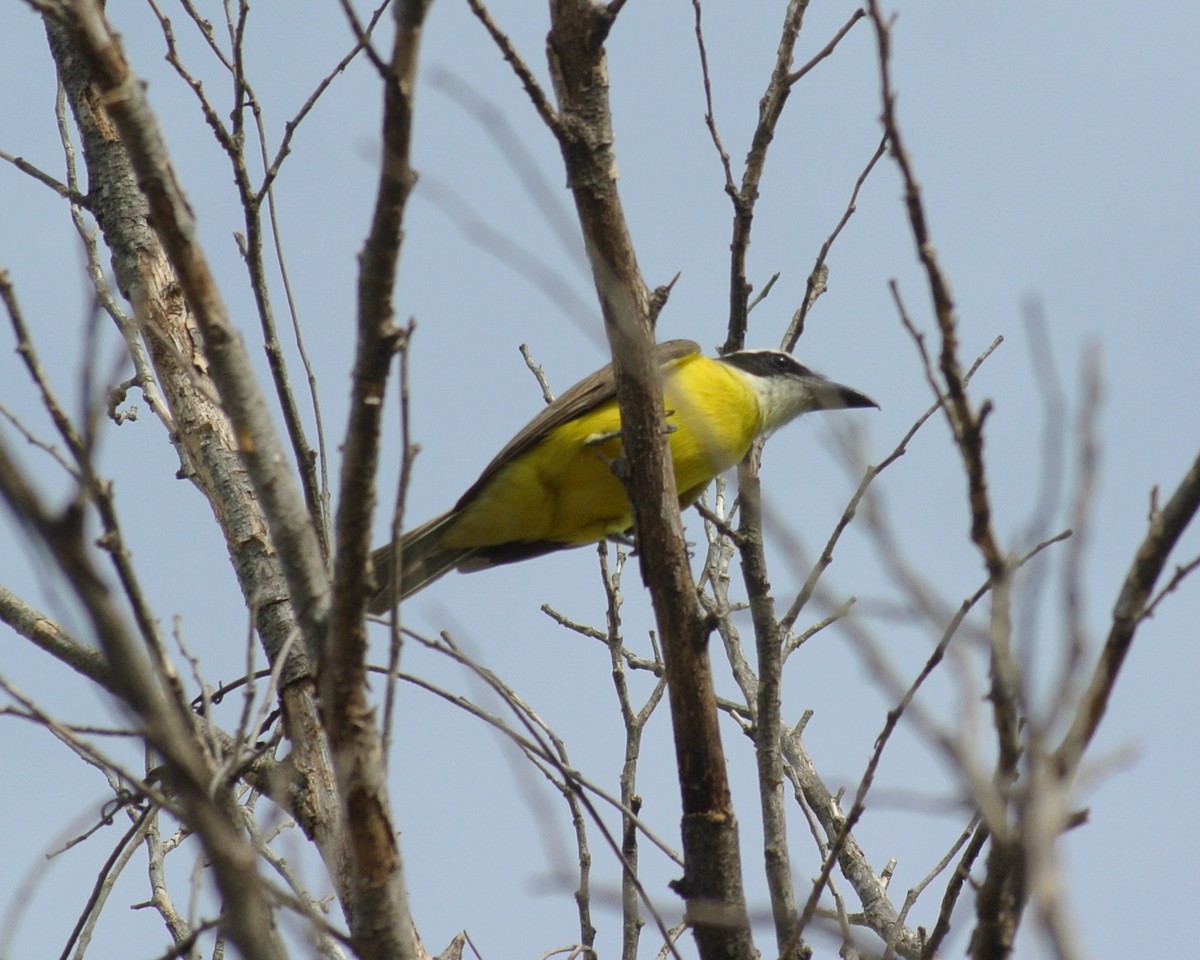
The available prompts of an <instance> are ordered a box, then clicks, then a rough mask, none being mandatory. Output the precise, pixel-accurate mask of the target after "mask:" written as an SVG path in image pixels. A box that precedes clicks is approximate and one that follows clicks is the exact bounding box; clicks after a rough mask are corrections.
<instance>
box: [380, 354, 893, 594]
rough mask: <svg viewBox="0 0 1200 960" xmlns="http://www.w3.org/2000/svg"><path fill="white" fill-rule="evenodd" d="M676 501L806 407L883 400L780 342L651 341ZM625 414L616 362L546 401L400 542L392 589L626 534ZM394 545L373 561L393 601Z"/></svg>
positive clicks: (694, 493)
mask: <svg viewBox="0 0 1200 960" xmlns="http://www.w3.org/2000/svg"><path fill="white" fill-rule="evenodd" d="M656 359H657V361H658V364H659V367H660V370H661V373H662V384H663V399H664V404H665V408H666V420H667V425H668V429H669V431H670V434H669V437H668V440H669V442H670V447H671V460H672V462H673V464H674V468H675V487H676V489H677V490H678V491H679V505H680V507H681V508H682V507H688V506H691V505H692V504H693V503H695V502H696V500H698V499H699V497H700V494H701V493H702V492H703V491H704V488H705V487H707V486H708V484H709V482H710V481H711V480H712V479H713V478H714V477H715V476H717V474H719V473H722V472H723V471H725V470H728V469H729V468H730V467H732V466H734V465H735V464H737V463H738V462H739V461H740V460H741V459H742V458H743V457H744V456H745V455H746V453H747V451H748V450H749V449H750V445H751V443H753V442H754V440H755V438H756V437H759V436H762V435H764V434H768V433H770V432H771V431H773V430H775V429H776V428H778V427H781V426H783V425H784V424H785V423H787V422H788V421H790V420H793V419H795V418H796V417H798V416H799V415H800V414H802V413H808V412H809V411H811V410H834V409H840V408H843V407H878V406H879V405H878V404H877V403H876V402H875V401H874V400H872V399H871V398H870V397H868V396H866V395H865V394H862V393H859V392H858V391H857V390H852V389H851V388H850V387H844V386H842V385H841V384H838V383H834V382H832V381H831V380H827V379H826V378H825V377H822V376H821V375H820V374H818V373H814V372H813V371H811V370H809V369H808V368H807V367H805V366H803V365H801V364H800V363H798V362H797V361H796V360H795V359H794V358H793V357H792V356H791V355H790V354H787V353H783V352H782V351H779V350H739V351H737V352H735V353H730V354H727V355H725V356H723V357H718V358H716V359H713V358H710V357H706V356H704V355H703V354H702V353H700V347H699V346H698V345H697V344H696V343H693V342H692V341H691V340H670V341H668V342H666V343H662V344H659V345H658V346H657V347H656ZM621 455H622V451H621V416H620V412H619V411H618V409H617V399H616V386H615V383H614V381H613V372H612V365H611V364H610V365H608V366H606V367H604V368H603V369H601V370H597V371H596V372H595V373H593V374H592V375H591V376H589V377H587V378H586V379H585V380H582V381H580V382H579V383H577V384H576V385H575V386H573V387H571V389H569V390H567V391H566V393H564V394H562V395H561V396H560V397H559V398H558V399H557V400H555V401H554V402H553V403H551V404H549V405H548V406H546V407H545V408H544V409H543V410H542V411H541V413H539V414H538V415H537V416H536V417H534V418H533V419H532V420H531V421H530V422H529V423H528V424H527V425H526V426H525V428H524V429H523V430H521V432H520V433H518V434H517V435H516V436H515V437H513V439H512V440H510V441H509V442H508V444H507V445H506V446H505V447H504V449H503V450H501V451H500V452H499V453H498V454H497V455H496V457H495V459H493V460H492V462H491V463H489V464H488V465H487V466H486V467H485V468H484V471H483V473H482V474H480V476H479V479H478V480H476V481H475V483H474V484H472V486H471V488H470V489H469V490H468V491H467V492H466V493H464V494H463V495H462V497H461V498H460V499H459V501H458V503H457V504H456V505H455V506H454V509H452V510H449V511H447V512H446V513H443V514H442V515H441V516H439V517H434V518H433V519H432V520H430V521H428V522H426V523H423V524H422V525H421V526H419V527H416V528H415V529H413V530H410V531H408V532H407V533H405V534H404V536H403V537H402V538H401V540H400V555H401V557H402V560H401V570H400V578H399V595H400V597H401V598H405V597H409V596H411V595H412V594H414V593H416V592H417V591H418V590H420V589H421V588H422V587H424V586H425V585H426V584H429V583H432V582H433V581H434V580H436V579H438V578H439V577H441V576H442V575H444V574H446V573H448V572H449V571H450V570H455V569H457V570H461V571H464V572H467V571H473V570H482V569H485V568H487V567H492V566H496V565H498V564H502V563H513V562H515V561H517V560H527V559H529V558H530V557H537V556H541V555H542V554H544V553H551V552H553V551H555V550H564V549H566V548H568V547H577V546H582V545H584V544H588V543H595V542H596V541H598V540H603V539H605V538H607V537H613V536H620V535H622V534H626V533H628V531H629V530H630V527H631V526H632V524H633V512H632V508H631V507H630V505H629V500H628V498H627V497H626V495H625V488H624V486H623V485H622V484H621V481H620V480H618V479H617V477H616V475H615V474H614V473H613V470H612V464H613V461H615V460H617V459H618V458H620V457H621ZM395 553H396V551H395V544H388V545H387V546H385V547H381V548H379V549H378V550H375V551H374V553H373V554H372V556H371V559H372V561H373V564H374V568H375V578H376V584H377V585H379V589H378V591H377V592H376V593H375V594H374V596H373V597H372V598H371V601H370V603H369V605H368V607H369V609H370V610H371V612H372V613H382V612H384V611H386V610H387V609H388V608H389V607H390V606H391V605H392V595H393V589H392V576H393V571H392V565H393V561H394V558H395Z"/></svg>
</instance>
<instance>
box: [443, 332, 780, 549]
mask: <svg viewBox="0 0 1200 960" xmlns="http://www.w3.org/2000/svg"><path fill="white" fill-rule="evenodd" d="M663 377H664V380H663V393H664V399H665V403H666V410H667V423H668V425H669V426H670V427H671V428H672V430H671V433H670V435H669V443H670V449H671V459H672V463H673V464H674V468H675V486H676V489H677V490H678V491H679V494H680V500H681V502H682V503H683V504H684V505H687V504H689V503H691V502H693V501H694V500H695V499H697V498H698V497H699V496H700V494H701V493H702V492H703V490H704V488H705V487H706V486H707V485H708V483H709V481H710V480H712V478H713V477H715V476H716V475H717V474H719V473H721V472H722V471H724V470H727V469H728V468H730V467H732V466H733V465H734V464H736V463H737V462H738V461H739V460H741V459H742V457H744V456H745V455H746V451H747V450H748V449H749V448H750V444H751V442H752V441H753V439H754V437H755V436H756V435H757V434H758V432H759V430H760V429H761V421H760V418H759V413H758V404H757V401H756V399H755V397H754V394H753V392H752V391H751V390H750V389H749V388H748V387H747V386H746V385H745V383H744V382H743V381H742V378H741V374H739V373H737V372H735V371H733V370H731V369H730V368H729V367H727V366H726V365H725V364H722V363H718V362H717V361H714V360H711V359H709V358H708V357H704V356H701V355H699V354H692V355H690V356H687V357H684V358H682V359H680V360H678V361H676V362H675V363H673V364H669V365H667V366H666V367H665V368H664V370H663ZM620 422H621V421H620V414H619V412H618V410H617V403H616V401H615V400H612V401H609V402H608V403H605V404H603V405H601V406H600V407H597V408H596V409H595V410H593V411H591V412H590V413H587V414H585V415H584V416H582V417H578V418H576V419H575V420H573V421H571V422H569V423H566V424H563V425H562V426H560V427H557V428H556V429H554V430H552V431H551V432H550V433H548V434H547V435H546V436H545V437H544V438H543V439H542V441H541V442H540V443H538V444H537V445H536V446H534V447H533V448H532V449H531V450H528V451H526V452H525V453H523V454H522V455H521V456H519V457H517V458H516V459H515V460H514V461H513V462H512V463H511V464H509V465H508V466H506V467H504V468H503V469H501V470H499V471H497V472H496V474H495V475H494V476H493V477H492V479H491V480H490V481H489V482H488V483H487V485H486V486H485V487H484V488H483V489H482V490H481V491H479V492H478V494H477V495H476V496H475V497H474V499H473V500H472V501H471V502H470V503H469V504H467V505H466V506H465V507H464V508H463V510H462V513H461V515H460V516H459V518H458V519H457V520H456V521H455V523H454V524H452V525H451V527H450V528H449V529H448V530H447V532H446V535H445V536H444V537H443V540H442V543H443V546H445V547H449V548H455V549H456V548H470V547H489V546H497V545H500V544H505V543H537V542H551V543H562V544H582V543H590V542H593V541H595V540H601V539H603V538H604V537H607V536H609V535H611V534H616V533H621V532H623V531H625V530H628V529H629V527H630V525H631V524H632V512H631V509H630V506H629V500H628V499H627V498H626V496H625V488H624V487H623V486H622V485H621V482H620V481H619V480H618V479H617V478H616V476H615V475H614V474H613V472H612V467H611V464H612V462H613V461H614V460H616V459H617V458H619V457H620V456H621V441H620V438H619V436H617V434H618V432H619V430H620Z"/></svg>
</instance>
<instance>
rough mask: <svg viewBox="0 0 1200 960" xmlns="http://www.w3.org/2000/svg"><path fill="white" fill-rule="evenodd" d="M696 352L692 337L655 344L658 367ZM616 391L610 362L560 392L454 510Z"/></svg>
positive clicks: (481, 475)
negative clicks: (508, 465) (554, 432)
mask: <svg viewBox="0 0 1200 960" xmlns="http://www.w3.org/2000/svg"><path fill="white" fill-rule="evenodd" d="M699 352H700V345H699V344H698V343H696V342H695V341H694V340H667V341H666V342H665V343H660V344H656V345H655V347H654V355H655V358H656V359H657V361H658V365H659V366H660V367H661V366H662V365H663V364H666V363H670V362H671V361H672V360H678V359H680V358H682V357H686V356H690V355H691V354H693V353H699ZM616 393H617V385H616V381H615V380H614V379H613V371H612V364H611V363H609V364H605V366H603V367H601V368H600V369H599V370H597V371H596V372H595V373H593V374H591V375H590V376H588V377H585V378H584V379H582V380H580V381H579V382H578V383H577V384H575V386H573V387H571V388H570V389H569V390H567V391H565V392H564V393H562V394H560V395H559V397H558V398H557V399H556V400H555V401H554V402H553V403H551V404H547V405H546V406H545V407H543V408H542V412H541V413H539V414H538V415H537V416H536V417H534V418H533V419H532V420H530V421H529V423H527V424H525V426H524V427H522V428H521V430H520V432H519V433H518V434H517V435H516V436H515V437H513V438H512V439H511V440H509V441H508V443H506V444H505V445H504V449H503V450H501V451H500V452H499V453H498V454H496V456H495V457H493V458H492V462H491V463H489V464H488V465H487V466H486V467H484V468H483V473H481V474H480V475H479V479H478V480H476V481H475V482H474V483H473V484H471V488H470V489H469V490H468V491H467V492H466V493H464V494H463V495H462V497H460V498H459V501H458V503H457V504H456V505H455V510H460V509H462V507H463V506H465V505H466V504H468V503H470V502H471V500H472V499H474V498H475V496H476V494H478V493H479V491H480V490H481V489H482V488H483V486H484V485H485V484H486V483H487V482H488V481H489V480H490V479H491V478H492V477H493V476H494V475H495V474H496V472H497V471H498V470H499V469H500V468H501V467H502V466H504V465H505V464H506V463H509V462H510V461H511V460H513V459H515V458H516V457H519V456H520V455H521V454H523V453H524V452H525V451H526V450H529V449H530V448H531V447H533V446H535V445H536V444H537V443H538V441H540V440H541V439H542V437H544V436H545V435H546V434H547V433H549V432H550V431H551V430H553V429H554V428H555V427H559V426H562V425H563V424H564V423H566V422H568V421H569V420H573V419H575V417H578V416H579V415H580V414H582V413H585V412H586V411H588V410H593V409H595V408H596V407H598V406H600V405H601V404H603V403H606V402H607V401H609V400H611V399H612V398H613V397H614V396H616Z"/></svg>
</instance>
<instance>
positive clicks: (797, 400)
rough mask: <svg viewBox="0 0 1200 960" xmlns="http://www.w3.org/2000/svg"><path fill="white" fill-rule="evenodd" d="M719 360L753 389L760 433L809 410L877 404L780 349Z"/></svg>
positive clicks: (873, 405)
mask: <svg viewBox="0 0 1200 960" xmlns="http://www.w3.org/2000/svg"><path fill="white" fill-rule="evenodd" d="M720 359H721V362H722V363H726V364H728V365H729V366H731V367H733V368H734V369H735V370H738V371H739V372H740V373H742V374H743V375H744V376H745V377H746V380H747V382H748V383H749V384H750V387H751V388H752V389H753V390H754V392H755V395H756V396H757V397H758V406H759V410H760V411H761V413H762V418H763V428H762V432H763V433H770V432H771V431H772V430H775V429H776V428H778V427H781V426H783V425H784V424H785V423H787V422H788V421H789V420H794V419H795V418H796V417H798V416H800V414H802V413H809V412H811V411H813V410H840V409H843V408H845V407H876V408H878V407H879V404H877V403H876V402H875V401H874V400H872V399H871V398H870V397H868V396H867V395H866V394H865V393H860V392H859V391H857V390H855V389H853V388H851V387H846V386H843V385H842V384H840V383H834V382H833V381H832V380H829V379H828V378H826V377H823V376H821V375H820V374H819V373H816V372H814V371H812V370H809V369H808V367H806V366H804V364H802V363H800V362H799V361H798V360H796V358H795V357H793V356H792V355H791V354H790V353H784V352H783V351H782V350H738V351H736V352H735V353H729V354H726V355H725V356H723V357H721V358H720Z"/></svg>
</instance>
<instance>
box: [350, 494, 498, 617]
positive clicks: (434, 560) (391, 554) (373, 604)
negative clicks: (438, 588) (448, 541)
mask: <svg viewBox="0 0 1200 960" xmlns="http://www.w3.org/2000/svg"><path fill="white" fill-rule="evenodd" d="M452 516H453V511H450V512H448V513H443V514H442V515H441V516H440V517H434V518H433V519H432V520H429V521H427V522H426V523H423V524H421V526H419V527H416V528H415V529H413V530H409V531H408V532H407V533H406V534H404V536H403V537H402V538H401V539H400V555H401V564H400V576H399V578H397V577H396V571H395V561H396V544H394V543H389V544H388V545H387V546H385V547H380V548H379V549H378V550H375V551H374V552H373V553H372V554H371V563H372V564H373V565H374V568H375V583H376V585H377V587H376V591H375V594H374V596H372V597H371V599H370V601H369V602H368V604H367V610H369V611H370V612H371V613H377V614H383V613H387V611H388V610H390V609H391V607H392V605H393V603H394V602H395V600H394V599H393V598H394V597H398V599H399V600H405V599H407V598H408V597H411V596H412V595H413V594H414V593H416V592H417V591H418V590H420V589H421V588H422V587H425V586H427V585H428V584H431V583H433V581H434V580H437V579H438V578H439V577H441V576H444V575H445V574H447V573H449V572H450V571H451V570H453V569H454V568H455V567H457V566H458V565H459V564H460V563H462V562H463V561H464V560H467V559H469V558H470V556H471V554H472V553H473V552H474V551H473V550H471V549H458V550H447V549H445V548H444V547H442V545H441V539H442V535H443V534H444V533H445V531H446V526H447V525H448V524H449V522H450V520H451V519H452Z"/></svg>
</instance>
